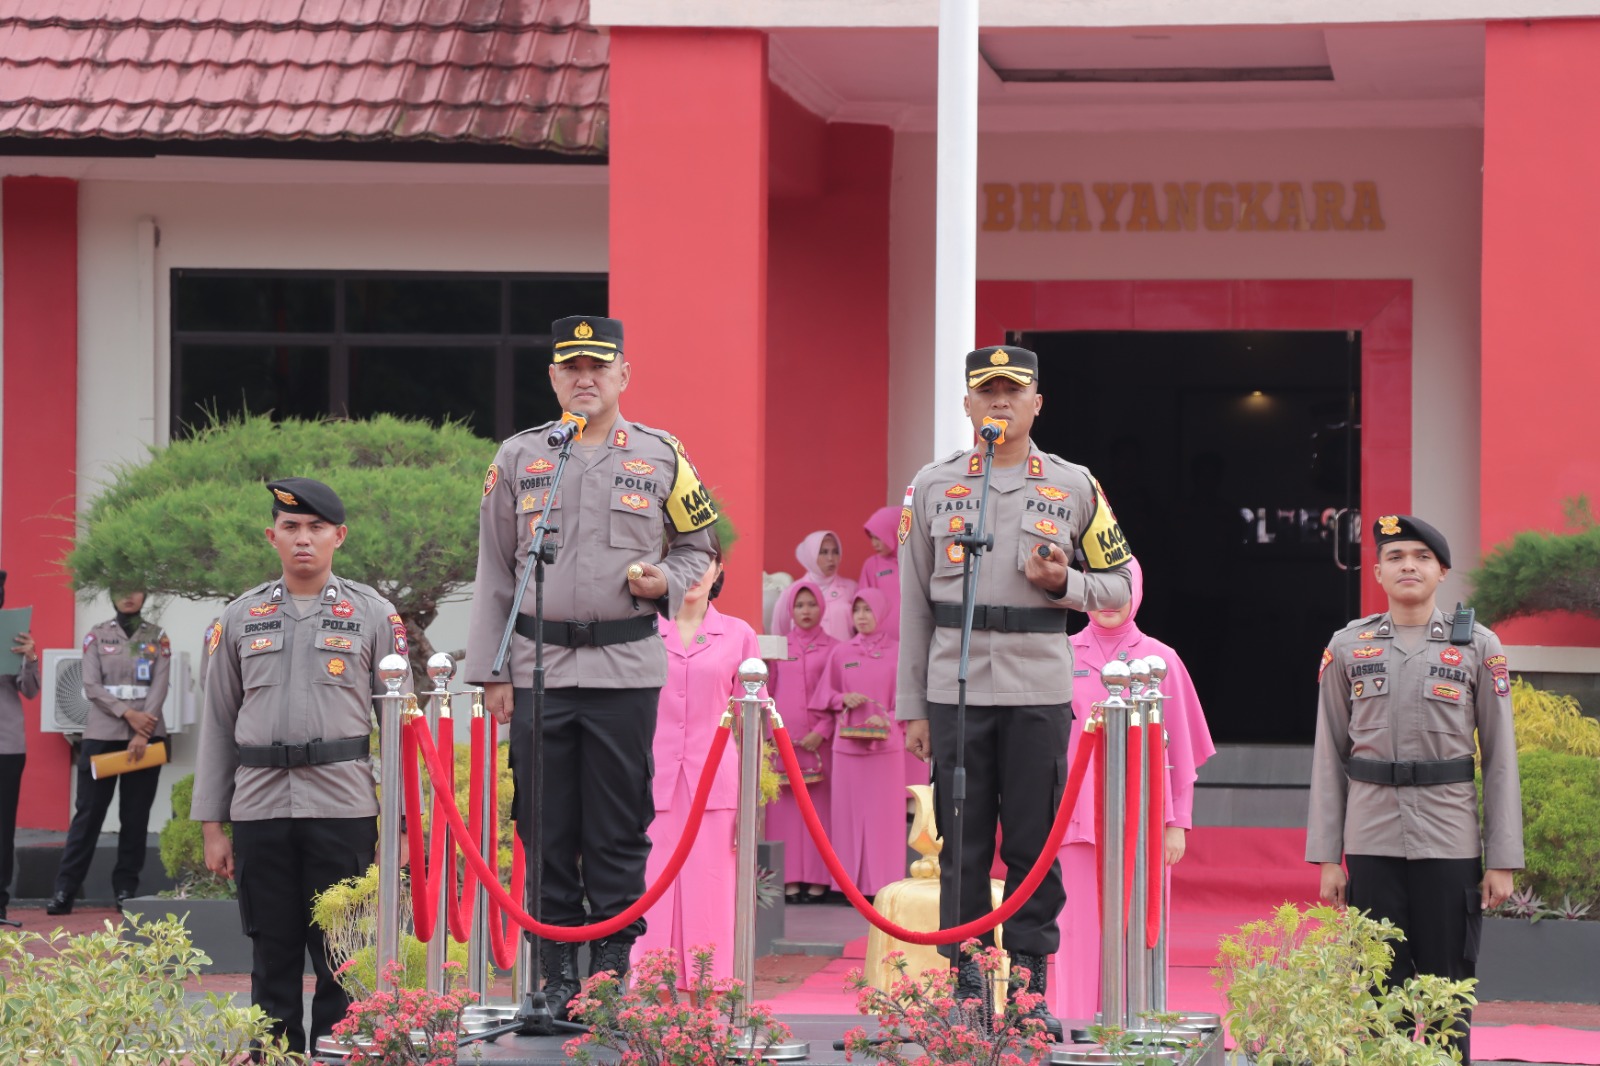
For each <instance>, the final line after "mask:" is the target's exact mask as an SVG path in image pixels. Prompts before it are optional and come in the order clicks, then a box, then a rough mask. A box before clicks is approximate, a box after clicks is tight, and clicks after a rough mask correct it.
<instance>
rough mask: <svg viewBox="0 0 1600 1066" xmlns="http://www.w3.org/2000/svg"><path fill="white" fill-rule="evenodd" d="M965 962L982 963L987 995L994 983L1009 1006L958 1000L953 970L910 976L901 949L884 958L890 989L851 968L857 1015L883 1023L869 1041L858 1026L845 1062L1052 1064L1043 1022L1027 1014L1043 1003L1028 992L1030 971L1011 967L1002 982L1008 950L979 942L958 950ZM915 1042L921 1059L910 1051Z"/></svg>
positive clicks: (847, 1041) (847, 1037)
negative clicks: (857, 1059)
mask: <svg viewBox="0 0 1600 1066" xmlns="http://www.w3.org/2000/svg"><path fill="white" fill-rule="evenodd" d="M961 950H962V952H963V953H965V954H966V956H967V958H968V959H969V960H971V961H973V962H976V963H977V964H978V970H979V972H980V973H981V974H982V975H983V987H984V989H985V990H986V992H987V991H988V990H990V989H993V988H994V987H995V985H996V984H997V983H1003V984H1004V985H1005V986H1006V998H1005V1008H1004V1009H1003V1010H1001V1011H1000V1012H999V1013H996V1012H995V1010H994V999H993V996H992V995H990V994H985V995H983V996H974V997H969V998H967V999H965V1000H962V1001H960V1002H957V1001H956V988H955V985H956V971H955V970H954V969H953V968H948V967H947V968H943V969H930V970H924V971H923V972H922V973H921V974H920V975H916V976H912V975H909V974H908V973H907V971H906V958H905V953H904V952H899V951H895V952H891V953H890V954H889V955H888V956H886V958H885V961H886V962H887V963H888V964H889V965H890V966H891V967H892V968H893V969H894V972H895V975H896V976H895V977H894V979H893V980H892V981H891V982H890V984H889V990H888V991H887V992H885V991H884V990H882V989H880V988H874V987H873V986H871V985H869V984H868V983H867V979H866V977H865V976H864V975H863V974H862V972H861V971H860V970H851V971H850V976H849V978H848V987H850V988H853V989H855V991H856V994H857V995H856V1010H858V1011H860V1012H861V1013H862V1014H865V1015H867V1016H869V1017H871V1016H876V1017H877V1019H878V1033H877V1035H876V1036H868V1035H867V1031H866V1029H865V1028H863V1027H861V1026H857V1027H856V1028H854V1029H852V1030H850V1031H849V1032H847V1033H845V1034H844V1045H845V1052H846V1058H852V1059H853V1057H854V1056H856V1055H865V1056H868V1057H871V1058H875V1059H879V1060H882V1061H883V1062H888V1063H894V1064H896V1066H930V1064H932V1063H940V1062H948V1063H969V1064H971V1066H1025V1064H1029V1063H1039V1062H1047V1061H1049V1057H1050V1051H1051V1044H1050V1037H1049V1035H1048V1034H1047V1033H1046V1031H1045V1027H1044V1023H1043V1022H1042V1021H1040V1020H1038V1019H1037V1018H1029V1017H1027V1014H1028V1012H1029V1011H1032V1010H1033V1009H1034V1008H1036V1007H1038V1006H1040V1005H1041V1004H1042V1003H1043V1002H1044V997H1043V996H1041V995H1039V994H1037V993H1034V992H1029V991H1028V990H1027V988H1028V976H1029V975H1028V971H1027V970H1026V969H1025V968H1023V967H1017V968H1015V969H1013V970H1012V971H1011V972H1010V974H1009V976H1007V977H1005V978H1002V977H1001V976H1000V974H1001V970H1002V968H1003V967H1004V965H1005V961H1006V953H1005V952H1004V951H1001V950H1000V949H999V948H994V947H990V948H984V947H980V946H979V944H978V942H977V941H976V940H968V941H967V942H966V943H964V944H962V945H961ZM908 1045H916V1046H917V1047H919V1048H921V1049H922V1054H921V1055H918V1056H915V1057H912V1056H910V1055H908V1054H906V1052H905V1050H904V1049H905V1047H906V1046H908Z"/></svg>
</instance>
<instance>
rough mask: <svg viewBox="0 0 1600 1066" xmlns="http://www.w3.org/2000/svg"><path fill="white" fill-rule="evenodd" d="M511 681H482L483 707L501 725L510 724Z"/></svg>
mask: <svg viewBox="0 0 1600 1066" xmlns="http://www.w3.org/2000/svg"><path fill="white" fill-rule="evenodd" d="M513 695H514V694H513V693H512V691H511V682H509V681H485V682H484V683H483V707H484V709H485V710H486V711H488V712H489V713H490V714H492V715H494V720H495V721H497V722H499V723H500V724H501V725H510V724H511V704H512V699H513Z"/></svg>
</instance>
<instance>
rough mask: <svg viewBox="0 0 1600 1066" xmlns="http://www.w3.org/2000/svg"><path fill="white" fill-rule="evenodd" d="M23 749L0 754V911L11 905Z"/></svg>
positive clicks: (25, 756)
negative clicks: (10, 753)
mask: <svg viewBox="0 0 1600 1066" xmlns="http://www.w3.org/2000/svg"><path fill="white" fill-rule="evenodd" d="M27 761H28V756H27V755H26V754H25V753H23V752H20V751H19V752H17V753H15V754H13V755H0V910H4V909H5V908H6V907H7V906H9V905H10V904H11V874H12V872H13V871H14V870H15V869H16V858H17V800H18V798H19V797H20V796H21V795H22V766H23V764H24V763H26V762H27Z"/></svg>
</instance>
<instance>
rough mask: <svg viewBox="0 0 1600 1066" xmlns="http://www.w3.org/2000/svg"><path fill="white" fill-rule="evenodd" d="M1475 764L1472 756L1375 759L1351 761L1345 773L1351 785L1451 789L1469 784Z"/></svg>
mask: <svg viewBox="0 0 1600 1066" xmlns="http://www.w3.org/2000/svg"><path fill="white" fill-rule="evenodd" d="M1474 769H1475V764H1474V762H1473V759H1472V756H1470V755H1467V756H1464V757H1463V758H1460V759H1436V760H1431V761H1420V762H1382V761H1380V760H1378V759H1351V760H1350V765H1349V767H1348V768H1347V771H1346V772H1347V773H1349V775H1350V780H1352V781H1367V782H1370V783H1372V784H1374V785H1453V784H1457V783H1459V782H1462V781H1471V780H1472V775H1473V770H1474Z"/></svg>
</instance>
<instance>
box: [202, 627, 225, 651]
mask: <svg viewBox="0 0 1600 1066" xmlns="http://www.w3.org/2000/svg"><path fill="white" fill-rule="evenodd" d="M221 643H222V619H220V618H219V619H217V620H216V621H215V622H212V623H211V628H210V629H208V630H206V654H207V655H215V654H216V651H217V645H218V644H221Z"/></svg>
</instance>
